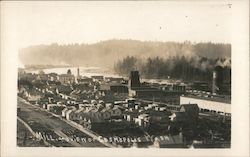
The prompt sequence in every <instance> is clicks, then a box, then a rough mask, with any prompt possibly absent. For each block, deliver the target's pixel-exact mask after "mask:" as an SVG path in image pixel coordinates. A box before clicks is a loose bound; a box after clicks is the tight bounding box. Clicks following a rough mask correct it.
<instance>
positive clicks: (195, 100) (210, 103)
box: [180, 96, 231, 114]
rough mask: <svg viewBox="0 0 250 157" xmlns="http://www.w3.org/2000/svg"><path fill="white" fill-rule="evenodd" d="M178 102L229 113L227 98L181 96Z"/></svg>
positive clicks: (229, 102)
mask: <svg viewBox="0 0 250 157" xmlns="http://www.w3.org/2000/svg"><path fill="white" fill-rule="evenodd" d="M180 104H197V105H198V106H199V108H200V110H202V111H204V110H208V111H210V112H217V113H225V114H231V101H230V100H228V99H217V98H208V97H198V96H181V97H180Z"/></svg>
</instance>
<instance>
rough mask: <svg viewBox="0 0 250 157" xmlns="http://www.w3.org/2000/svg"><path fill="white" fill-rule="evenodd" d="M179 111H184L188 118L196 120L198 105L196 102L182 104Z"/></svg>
mask: <svg viewBox="0 0 250 157" xmlns="http://www.w3.org/2000/svg"><path fill="white" fill-rule="evenodd" d="M180 112H184V113H186V115H187V116H188V119H190V120H192V121H197V120H198V117H199V107H198V105H197V104H182V105H181V107H180Z"/></svg>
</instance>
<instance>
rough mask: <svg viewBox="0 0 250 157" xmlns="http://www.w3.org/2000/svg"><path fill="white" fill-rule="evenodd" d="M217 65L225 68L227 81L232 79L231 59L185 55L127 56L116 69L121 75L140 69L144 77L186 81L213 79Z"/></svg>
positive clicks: (117, 63)
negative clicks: (163, 56)
mask: <svg viewBox="0 0 250 157" xmlns="http://www.w3.org/2000/svg"><path fill="white" fill-rule="evenodd" d="M215 66H222V67H223V68H224V74H223V75H224V78H225V80H224V81H226V82H229V81H230V79H231V59H226V58H215V59H214V58H207V57H199V56H196V57H189V58H187V57H184V56H181V57H179V56H175V57H169V58H165V59H164V58H160V57H153V58H150V57H149V58H147V59H146V60H142V59H140V58H137V57H134V56H127V57H125V58H124V59H122V60H119V61H117V62H116V63H115V65H114V70H115V72H117V73H118V74H120V75H126V76H128V75H129V72H130V71H131V70H139V71H140V73H141V76H142V77H143V78H174V79H182V80H185V81H188V80H189V81H209V82H211V81H212V72H213V70H214V67H215Z"/></svg>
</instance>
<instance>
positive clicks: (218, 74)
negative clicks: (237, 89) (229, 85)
mask: <svg viewBox="0 0 250 157" xmlns="http://www.w3.org/2000/svg"><path fill="white" fill-rule="evenodd" d="M222 85H223V68H222V67H221V66H216V67H215V68H214V71H213V87H212V90H213V91H212V93H213V94H217V93H218V92H220V90H221V87H222Z"/></svg>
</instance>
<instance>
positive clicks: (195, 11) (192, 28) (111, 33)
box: [2, 1, 231, 48]
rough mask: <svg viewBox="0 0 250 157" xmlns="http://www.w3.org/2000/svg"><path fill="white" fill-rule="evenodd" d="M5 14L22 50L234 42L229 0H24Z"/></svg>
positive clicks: (7, 5) (5, 7)
mask: <svg viewBox="0 0 250 157" xmlns="http://www.w3.org/2000/svg"><path fill="white" fill-rule="evenodd" d="M2 9H3V11H2V14H3V15H6V16H4V17H5V18H6V19H3V21H4V22H5V23H4V25H6V27H8V28H11V29H12V30H14V32H15V34H13V35H14V36H15V38H16V41H18V47H19V48H23V47H27V46H29V45H37V44H51V43H59V44H70V43H89V44H90V43H96V42H99V41H103V40H109V39H134V40H142V41H177V42H182V41H186V40H189V41H191V42H209V41H211V42H217V43H230V42H231V8H230V6H229V5H228V1H220V2H217V1H201V2H197V1H186V2H184V1H178V2H174V1H155V2H153V1H141V2H137V1H127V2H115V1H110V2H101V1H97V2H90V1H85V2H82V1H74V2H70V1H54V2H53V1H45V2H34V1H33V2H32V1H22V2H6V3H3V5H2Z"/></svg>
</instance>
